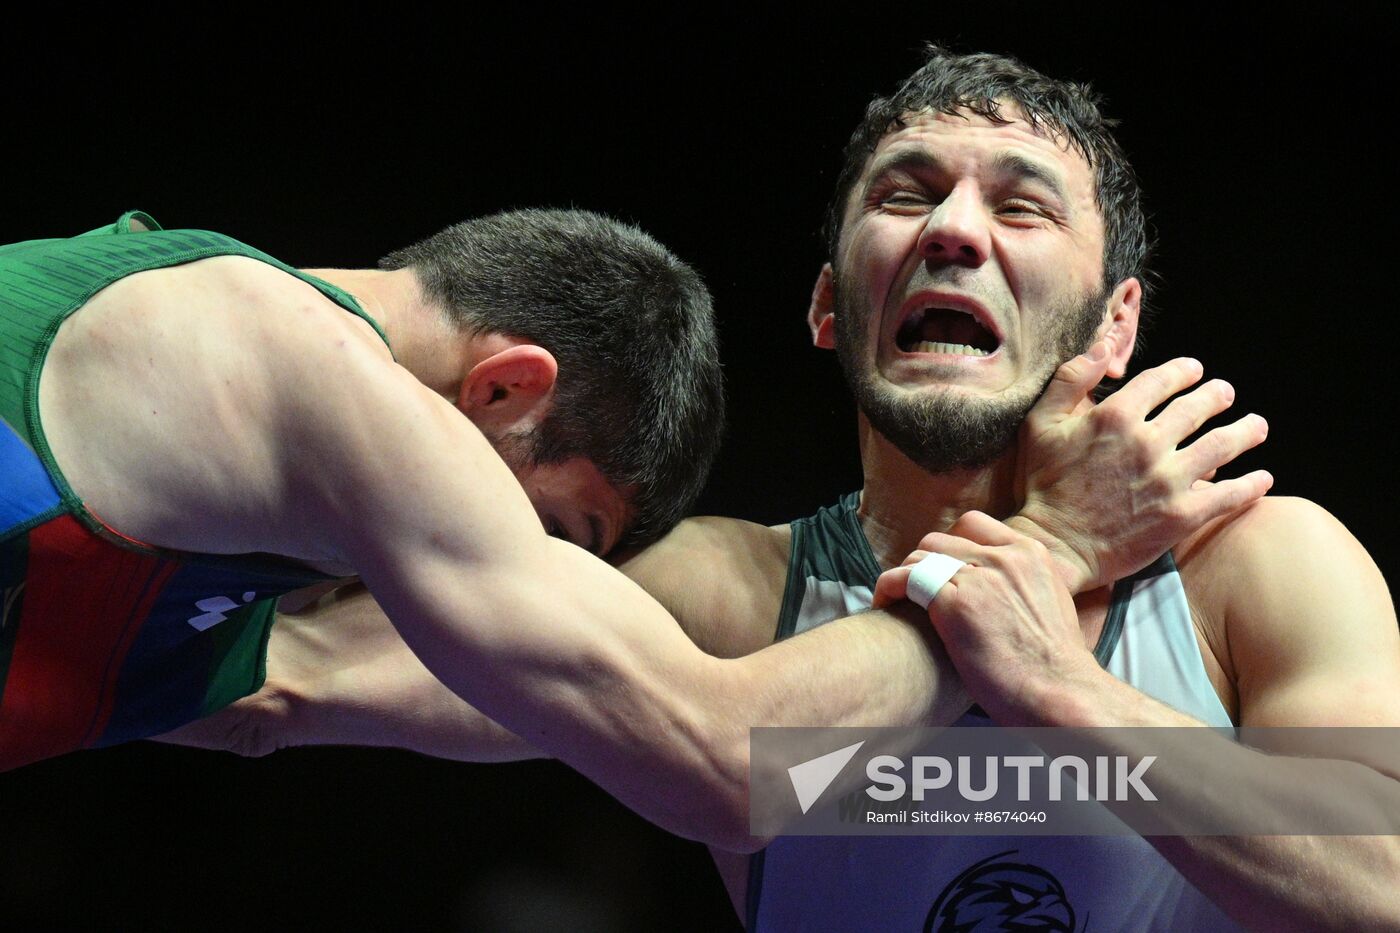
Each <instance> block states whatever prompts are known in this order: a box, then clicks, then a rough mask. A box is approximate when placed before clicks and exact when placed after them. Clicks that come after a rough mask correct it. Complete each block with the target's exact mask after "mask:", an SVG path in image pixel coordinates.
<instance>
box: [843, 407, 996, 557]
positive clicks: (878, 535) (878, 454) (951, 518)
mask: <svg viewBox="0 0 1400 933" xmlns="http://www.w3.org/2000/svg"><path fill="white" fill-rule="evenodd" d="M860 460H861V467H862V469H863V471H864V475H865V489H864V490H862V492H861V496H860V513H859V514H860V523H861V528H862V529H863V530H864V531H865V537H866V538H867V539H868V540H869V541H870V547H871V550H873V551H874V553H875V559H876V560H877V561H879V562H880V565H881V566H882V567H895V566H898V565H899V564H900V563H901V562H902V561H903V560H904V558H906V557H908V556H909V553H910V552H911V551H913V550H914V549H915V548H916V547H917V546H918V544H919V539H920V538H922V537H923V536H924V535H926V534H929V533H930V532H934V531H947V530H948V528H949V527H951V526H952V524H953V523H954V522H955V521H957V520H958V518H959V517H960V516H961V515H962V514H963V513H964V512H968V511H971V510H973V509H977V510H979V511H982V512H986V513H987V514H988V515H991V516H992V517H993V518H1006V517H1008V516H1009V515H1011V514H1012V513H1013V512H1014V511H1015V508H1016V502H1015V463H1016V450H1015V447H1014V446H1013V447H1012V449H1010V450H1008V451H1007V452H1006V453H1004V454H1003V455H1002V456H1001V457H999V458H997V459H996V460H994V461H993V462H992V463H990V464H988V465H987V466H985V467H979V468H977V469H971V470H957V471H954V472H951V473H929V472H928V471H927V470H925V469H923V468H922V467H920V466H919V465H918V464H916V463H914V461H912V460H910V459H909V458H908V457H906V456H905V455H904V454H902V453H900V451H899V450H898V449H897V448H896V447H895V446H894V445H893V444H891V443H890V442H889V441H888V440H886V439H885V437H884V435H882V434H880V433H879V432H878V431H876V430H875V429H874V428H872V427H871V426H870V423H869V422H868V421H866V420H865V416H864V415H861V416H860Z"/></svg>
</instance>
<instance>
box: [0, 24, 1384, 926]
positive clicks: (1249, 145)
mask: <svg viewBox="0 0 1400 933" xmlns="http://www.w3.org/2000/svg"><path fill="white" fill-rule="evenodd" d="M1211 9H1212V10H1213V11H1212V12H1202V11H1196V12H1194V13H1190V14H1181V13H1178V14H1173V15H1170V16H1169V15H1165V14H1163V15H1160V16H1155V17H1143V16H1142V15H1140V14H1134V15H1133V16H1132V17H1131V18H1130V19H1125V18H1124V14H1123V13H1122V12H1121V11H1119V12H1110V11H1109V10H1108V9H1107V8H1100V9H1090V8H1078V7H1070V8H1063V9H1059V10H1057V11H1054V12H1047V11H1045V10H1044V9H1043V8H1042V7H1041V6H1026V7H1020V6H1015V5H1001V6H998V7H996V8H995V9H992V8H983V9H982V10H981V11H978V12H974V13H969V14H952V13H950V12H948V9H947V8H937V9H935V8H934V7H933V5H925V6H923V7H907V8H897V7H890V6H881V7H879V8H878V9H876V8H874V7H867V6H864V5H862V6H859V7H852V8H851V9H848V10H846V11H844V12H842V13H841V14H839V15H830V16H827V15H823V16H821V17H819V16H818V14H816V13H803V14H798V15H799V16H800V21H794V22H791V23H789V24H786V25H782V26H779V25H774V24H773V22H772V17H771V14H769V13H768V12H766V11H764V10H761V9H759V8H758V7H757V6H756V5H754V6H751V7H749V8H747V9H746V10H744V11H742V12H731V13H730V14H728V16H727V17H726V18H723V19H721V18H713V19H708V20H705V21H701V18H699V17H697V16H687V15H682V14H674V15H673V17H672V19H671V20H670V21H668V22H659V21H656V20H655V19H648V20H647V21H646V22H645V23H642V22H639V21H638V20H635V19H631V18H626V17H623V16H621V15H617V16H613V15H611V14H593V15H588V16H584V15H575V16H572V17H569V18H568V19H567V20H564V21H560V20H555V19H552V18H551V17H549V16H546V15H545V13H544V12H543V11H536V10H522V12H521V15H520V17H519V19H518V21H517V22H515V23H513V24H511V25H510V26H508V27H507V26H502V25H500V24H499V23H497V22H494V21H493V22H492V23H491V24H489V25H488V24H487V23H486V22H485V21H483V20H480V19H474V18H473V14H472V13H471V12H470V11H468V10H458V11H455V12H454V13H453V14H452V15H451V16H450V17H447V16H444V17H443V18H440V19H430V18H420V19H417V20H414V21H411V22H410V21H404V20H402V19H399V18H396V17H397V16H398V11H394V10H379V11H378V15H379V17H380V19H381V22H380V23H379V24H377V25H364V24H356V25H355V26H354V27H353V28H352V27H348V26H345V25H337V24H334V23H329V22H322V23H315V24H312V23H294V22H291V21H289V20H286V19H271V18H267V19H257V20H255V19H253V18H252V16H251V14H247V13H242V12H236V11H234V10H223V11H221V12H218V13H210V12H205V13H203V14H201V18H199V19H195V18H193V16H194V14H193V12H191V13H190V14H189V15H190V16H191V17H192V18H191V19H190V20H188V21H180V20H174V21H166V22H164V23H161V24H158V25H157V24H153V23H136V22H127V23H123V24H119V25H115V24H103V26H102V28H101V31H100V34H99V33H93V32H92V30H93V29H94V26H93V24H91V23H87V22H85V21H83V20H81V19H80V18H78V17H77V16H76V14H72V15H69V16H68V18H66V19H65V18H62V17H60V18H56V19H54V20H53V21H51V22H50V23H48V24H46V25H45V26H43V27H40V28H35V29H32V30H28V31H23V32H20V31H16V32H14V33H12V36H11V38H12V44H13V45H14V46H15V48H14V50H13V51H12V52H11V54H10V57H9V59H8V60H7V61H6V62H5V63H4V64H3V65H0V68H3V69H4V75H5V83H4V89H3V95H4V129H3V131H2V132H3V134H4V136H3V138H4V140H5V142H4V151H3V154H0V164H3V165H4V174H3V185H0V224H3V227H2V229H3V236H4V239H5V240H6V241H10V240H19V239H29V238H35V237H43V236H65V235H71V234H75V233H78V232H81V231H83V230H87V229H91V228H92V227H95V226H98V225H99V224H101V223H104V222H109V221H111V220H112V219H114V218H115V217H116V215H117V214H118V213H120V212H121V211H122V210H125V209H128V208H132V207H139V208H141V209H143V210H146V211H149V212H150V213H152V214H153V215H154V216H155V217H156V218H157V219H158V220H159V221H160V222H161V223H162V224H164V225H165V226H167V227H202V228H207V229H213V230H218V231H220V232H223V233H228V234H231V235H233V236H235V237H237V238H239V239H242V240H244V241H246V242H248V243H251V244H253V245H255V246H257V247H259V248H261V249H263V250H265V251H267V252H270V253H271V254H273V255H275V256H277V257H279V258H281V259H283V260H285V261H287V262H290V263H293V264H296V265H302V266H317V265H323V266H324V265H339V266H370V265H373V264H374V262H375V260H376V259H377V258H378V256H380V255H381V254H382V253H383V252H385V251H387V250H389V249H392V248H394V247H397V246H400V245H403V244H404V243H407V242H409V241H411V240H413V239H416V238H418V237H421V236H424V235H427V234H429V233H432V232H434V231H435V230H437V229H438V228H440V227H442V226H445V225H447V224H449V223H451V222H454V221H457V220H460V219H462V218H465V217H467V216H471V215H476V214H480V213H484V212H489V211H493V210H498V209H503V208H510V207H519V206H530V205H544V204H547V205H556V206H568V205H573V206H578V207H586V208H590V209H594V210H600V211H604V212H607V213H611V214H614V215H618V216H621V217H624V218H627V219H630V220H633V221H636V222H637V223H639V224H641V225H642V226H643V227H645V228H646V229H647V230H649V231H650V232H652V233H653V234H654V235H656V236H657V237H658V238H659V239H661V240H662V241H663V242H665V243H667V244H668V245H670V246H671V247H672V248H673V249H674V250H675V251H676V252H677V253H678V254H679V255H680V256H682V257H683V258H685V259H686V260H688V261H690V262H691V263H693V264H694V265H696V266H697V267H698V268H699V269H700V270H701V272H702V274H703V275H704V276H705V278H706V280H707V282H708V283H709V285H710V287H711V289H712V291H713V292H714V295H715V299H716V307H717V310H718V314H719V317H720V325H721V336H722V340H723V342H724V359H725V362H726V368H727V373H728V383H729V393H730V419H731V426H730V429H729V433H728V438H727V442H726V446H725V451H724V454H723V455H722V458H721V462H720V464H719V466H718V468H717V470H716V473H715V477H714V481H713V483H712V485H711V488H710V490H709V492H707V494H706V495H705V497H704V499H703V501H702V503H701V509H702V511H706V512H715V513H719V514H726V515H736V516H740V517H745V518H750V519H754V520H757V521H763V522H775V521H781V520H784V519H787V518H791V517H794V516H796V515H799V514H805V513H807V512H809V511H811V510H812V509H813V508H814V507H816V506H818V505H822V504H825V503H826V502H828V501H829V500H831V499H832V498H833V497H834V496H835V495H836V494H838V493H840V492H842V491H845V490H847V489H850V488H854V487H855V486H857V485H858V484H859V463H858V460H857V456H856V445H855V438H854V432H853V430H852V427H853V407H852V405H851V403H850V401H849V398H848V397H847V395H846V392H845V390H844V388H843V387H842V385H841V383H840V381H839V378H838V377H837V374H836V370H835V364H834V360H833V359H832V358H831V357H830V356H829V355H827V354H823V353H820V352H818V351H816V350H814V349H812V348H811V347H810V344H809V342H808V339H807V335H806V330H805V325H804V323H803V315H804V313H805V310H806V304H807V297H808V295H809V293H810V288H811V283H812V280H813V277H814V276H815V274H816V272H817V270H818V268H819V266H820V263H821V261H822V258H823V256H822V250H821V246H820V242H819V239H818V236H817V228H818V226H819V223H820V216H821V210H822V207H823V205H824V204H825V200H826V197H827V194H828V191H829V188H830V185H831V182H832V179H833V176H834V173H835V171H836V169H837V167H838V164H839V162H838V154H839V150H840V147H841V145H842V143H843V142H844V140H845V138H846V136H847V134H848V133H849V131H850V130H851V128H852V127H853V126H854V124H855V122H856V120H857V119H858V117H859V114H860V112H861V109H862V107H863V105H864V103H865V101H866V100H867V99H868V98H869V97H870V96H871V95H872V94H873V93H875V92H885V91H888V90H889V89H890V88H891V87H892V86H893V84H894V83H895V82H896V81H897V80H898V79H899V78H900V77H901V76H903V75H904V74H906V73H907V72H908V71H909V70H911V69H912V68H913V67H914V66H915V64H917V61H918V53H917V49H918V47H919V44H920V42H921V41H922V40H923V39H926V38H938V39H940V40H941V41H943V42H946V43H949V44H952V45H953V46H954V47H955V48H959V49H961V50H979V49H986V50H991V51H1006V52H1012V53H1014V54H1017V55H1019V56H1021V57H1022V58H1024V59H1025V60H1027V61H1028V62H1029V63H1031V64H1033V65H1035V66H1036V67H1038V68H1040V69H1042V70H1044V71H1045V72H1047V73H1049V74H1052V75H1055V76H1057V77H1067V78H1074V79H1078V80H1087V81H1091V82H1092V83H1093V84H1094V85H1095V86H1096V87H1097V88H1098V89H1099V90H1100V91H1101V92H1103V93H1104V94H1105V95H1106V96H1107V98H1108V102H1109V103H1108V110H1109V112H1110V113H1111V114H1113V115H1116V116H1118V117H1119V118H1121V119H1122V121H1123V125H1122V128H1121V139H1122V141H1123V142H1124V144H1125V146H1126V148H1127V150H1128V152H1129V154H1130V156H1131V157H1132V158H1133V161H1134V163H1135V165H1136V167H1137V169H1138V172H1139V174H1140V176H1141V179H1142V183H1143V188H1144V190H1145V192H1146V195H1147V207H1148V210H1149V212H1150V214H1151V216H1152V218H1153V222H1154V224H1155V227H1156V229H1157V232H1158V235H1159V239H1160V243H1161V248H1160V251H1159V253H1158V256H1157V262H1156V266H1157V268H1158V270H1159V271H1160V273H1161V275H1162V287H1161V288H1160V289H1159V291H1158V292H1157V297H1156V303H1157V305H1158V307H1159V308H1160V317H1159V320H1158V322H1157V324H1156V325H1155V327H1154V328H1153V330H1152V331H1151V332H1150V333H1148V334H1147V337H1146V346H1145V348H1144V352H1143V355H1142V356H1141V358H1140V365H1141V364H1150V363H1155V362H1160V361H1162V360H1165V359H1167V358H1169V357H1171V356H1174V355H1178V354H1188V353H1189V354H1191V355H1195V356H1197V357H1199V358H1200V359H1201V360H1203V362H1204V363H1205V365H1206V369H1207V373H1208V374H1210V375H1216V376H1222V377H1225V378H1228V379H1230V380H1231V381H1232V382H1233V383H1234V384H1235V386H1236V388H1237V390H1238V401H1237V404H1236V409H1237V410H1238V412H1239V413H1243V412H1245V411H1257V412H1259V413H1261V414H1263V415H1265V416H1266V417H1267V418H1268V419H1269V422H1270V425H1271V434H1270V439H1269V441H1268V443H1267V445H1266V446H1265V447H1264V448H1263V449H1262V450H1261V451H1260V452H1258V453H1256V454H1251V455H1249V456H1248V457H1246V458H1244V460H1243V461H1242V462H1241V464H1240V466H1239V468H1238V470H1236V471H1235V472H1238V471H1241V470H1244V469H1253V468H1256V467H1260V466H1263V467H1267V468H1269V469H1270V470H1272V471H1273V472H1274V475H1275V476H1276V478H1277V484H1276V486H1275V492H1277V493H1281V494H1286V495H1303V496H1308V497H1309V498H1312V499H1315V500H1317V501H1319V502H1321V503H1322V504H1323V505H1324V506H1325V507H1327V508H1328V509H1330V510H1331V511H1332V512H1333V513H1334V514H1336V515H1337V516H1338V517H1340V518H1341V519H1342V520H1343V521H1344V522H1345V523H1346V524H1347V525H1348V526H1349V527H1350V528H1351V529H1352V530H1353V532H1354V533H1355V534H1356V535H1357V537H1359V538H1360V539H1361V541H1362V542H1363V543H1364V544H1365V545H1366V546H1367V547H1368V548H1369V549H1370V550H1371V553H1372V554H1373V555H1374V556H1375V558H1376V560H1377V562H1378V563H1379V564H1380V565H1381V568H1382V570H1384V571H1385V572H1386V574H1387V576H1388V577H1391V578H1393V577H1394V574H1395V572H1396V570H1397V569H1400V568H1397V553H1396V548H1395V544H1394V539H1393V536H1392V535H1391V534H1390V533H1389V525H1390V523H1391V521H1392V513H1393V497H1392V492H1391V479H1390V474H1391V463H1390V456H1389V453H1390V450H1391V448H1392V446H1393V444H1392V442H1391V434H1390V432H1391V430H1392V426H1393V424H1394V420H1395V418H1394V416H1395V408H1396V405H1395V401H1396V393H1395V391H1394V389H1393V383H1392V378H1393V372H1394V369H1395V364H1394V362H1393V360H1392V358H1391V357H1392V354H1393V344H1392V338H1393V336H1394V334H1395V331H1396V328H1395V327H1394V325H1393V323H1392V321H1393V319H1394V316H1395V314H1396V307H1395V302H1394V298H1393V294H1392V287H1391V285H1392V281H1393V271H1392V270H1393V266H1394V264H1395V261H1396V260H1395V257H1394V255H1393V249H1394V245H1395V238H1394V235H1393V232H1392V231H1393V225H1394V223H1395V220H1396V217H1397V205H1400V196H1397V192H1396V186H1395V170H1394V168H1393V166H1392V165H1391V159H1390V158H1388V156H1389V154H1390V153H1391V152H1392V151H1393V147H1392V145H1391V144H1389V143H1388V142H1384V141H1383V140H1385V139H1387V138H1388V137H1389V136H1390V135H1392V134H1393V130H1394V124H1395V114H1394V108H1393V106H1392V94H1393V90H1394V89H1393V86H1392V82H1391V81H1390V74H1389V71H1388V69H1387V67H1386V64H1385V63H1386V61H1387V60H1388V59H1390V58H1391V57H1392V53H1393V50H1392V49H1391V48H1390V47H1389V46H1388V44H1386V43H1384V38H1383V37H1384V36H1385V35H1386V34H1387V33H1388V32H1389V31H1390V30H1391V28H1392V24H1391V22H1390V20H1389V18H1386V19H1382V17H1381V16H1380V15H1379V14H1375V15H1372V14H1369V13H1364V12H1358V11H1356V10H1347V11H1344V12H1338V11H1336V10H1329V11H1328V18H1327V19H1326V20H1325V21H1324V20H1322V19H1320V18H1317V17H1304V16H1302V15H1301V14H1299V15H1296V16H1294V15H1288V14H1281V13H1270V14H1269V15H1268V16H1267V17H1263V18H1256V19H1253V20H1249V21H1244V20H1240V19H1238V18H1237V16H1236V15H1235V14H1228V13H1227V12H1225V10H1224V5H1217V7H1215V8H1211ZM211 17H212V18H211ZM75 34H91V38H87V39H81V40H78V39H75V38H74V36H75ZM1383 45H1384V47H1383ZM1383 160H1384V163H1383ZM1302 558H1305V555H1300V559H1302ZM323 922H325V923H332V922H333V923H340V924H346V925H348V926H349V928H351V929H379V928H395V929H428V930H457V929H464V930H465V929H483V930H529V929H570V930H595V929H603V930H608V929H676V930H684V929H695V930H708V929H724V928H726V924H729V925H732V924H733V922H734V921H733V919H732V913H731V912H730V909H729V907H728V906H727V903H726V902H725V899H724V896H723V893H722V891H721V889H720V886H719V884H718V881H717V880H716V878H715V876H714V873H713V871H712V869H711V868H710V866H709V864H708V861H707V859H706V858H705V857H704V854H703V852H702V851H701V850H700V849H699V848H698V847H696V846H694V845H692V844H689V843H679V842H676V841H675V840H673V839H671V838H670V837H667V836H666V835H665V834H663V833H661V832H659V831H657V830H655V829H653V828H651V827H649V826H648V825H646V824H644V823H642V822H641V821H640V820H638V819H636V818H635V817H632V816H631V815H630V814H628V813H627V812H626V811H625V810H623V808H621V807H620V806H619V805H617V804H615V803H613V802H612V801H611V800H610V799H609V798H607V797H606V796H605V795H603V794H602V793H601V792H599V791H597V790H596V789H595V788H593V787H591V786H590V785H588V784H587V783H586V782H584V781H583V780H582V779H579V778H578V777H576V776H575V775H573V774H572V772H570V771H568V770H567V769H566V768H564V767H562V766H559V765H556V764H554V763H527V764H521V765H505V766H468V765H454V764H446V763H441V762H435V761H431V760H427V759H423V758H420V757H417V756H413V755H409V754H406V753H395V752H380V751H358V750H341V749H311V750H298V751H292V752H283V753H279V754H277V755H275V756H273V757H272V758H269V759H264V760H259V761H244V760H239V759H235V758H233V757H231V756H225V755H212V754H206V753H200V752H194V751H186V750H181V749H170V748H161V747H157V746H149V745H137V746H131V747H127V748H120V749H114V750H110V751H104V752H89V753H83V754H79V755H74V756H70V757H69V758H67V759H63V760H59V761H51V762H46V763H42V764H39V765H35V766H32V767H29V768H26V769H22V770H21V771H19V772H15V773H12V774H7V775H4V776H0V926H2V927H4V928H6V929H43V928H50V927H63V926H71V925H73V924H78V925H79V926H80V927H82V928H96V929H141V930H154V929H172V930H222V929H233V928H248V927H250V926H259V927H267V928H271V929H287V928H294V927H301V926H307V925H312V924H319V923H323Z"/></svg>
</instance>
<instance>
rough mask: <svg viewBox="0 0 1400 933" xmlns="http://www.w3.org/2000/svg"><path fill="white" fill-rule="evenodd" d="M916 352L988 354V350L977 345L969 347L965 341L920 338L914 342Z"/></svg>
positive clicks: (966, 354) (967, 354) (962, 354)
mask: <svg viewBox="0 0 1400 933" xmlns="http://www.w3.org/2000/svg"><path fill="white" fill-rule="evenodd" d="M914 352H915V353H952V354H956V355H959V356H986V355H987V351H986V350H979V349H977V348H976V347H969V346H968V345H967V344H965V343H934V342H933V341H930V340H920V341H919V342H918V343H916V344H914Z"/></svg>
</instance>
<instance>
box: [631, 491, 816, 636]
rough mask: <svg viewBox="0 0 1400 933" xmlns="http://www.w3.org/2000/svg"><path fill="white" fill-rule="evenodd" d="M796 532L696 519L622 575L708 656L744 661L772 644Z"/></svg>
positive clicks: (633, 561) (633, 557) (730, 520)
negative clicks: (653, 600) (742, 658)
mask: <svg viewBox="0 0 1400 933" xmlns="http://www.w3.org/2000/svg"><path fill="white" fill-rule="evenodd" d="M790 542H791V532H790V531H789V530H788V527H787V526H785V525H784V526H778V527H774V528H770V527H766V526H764V525H758V524H755V523H753V522H746V521H741V520H739V519H733V518H717V517H713V516H703V517H697V518H689V519H686V520H685V521H683V522H681V523H680V524H679V525H677V526H676V527H675V528H674V529H672V530H671V532H670V533H669V534H667V535H666V536H665V537H664V538H662V539H661V540H659V541H657V542H656V543H655V544H653V545H651V546H650V547H648V548H646V549H644V550H642V551H639V552H637V553H634V554H631V555H627V556H625V557H624V558H623V559H622V560H621V562H620V563H619V567H620V569H621V570H622V571H623V572H624V573H626V574H627V575H628V576H629V577H631V578H632V579H633V580H635V581H636V582H637V583H639V584H640V585H641V586H642V587H643V588H644V589H646V590H647V591H648V592H649V593H651V595H652V596H653V597H655V598H656V599H657V601H658V602H660V603H661V604H662V605H664V606H665V607H666V608H667V609H668V610H669V611H670V612H671V614H672V615H673V616H675V617H676V619H677V621H678V622H680V624H681V627H682V628H684V629H685V630H686V633H687V634H688V635H690V637H691V638H692V639H693V640H694V641H695V642H696V643H697V644H698V645H700V647H701V648H703V649H704V650H705V651H707V652H709V653H710V654H714V655H717V656H720V657H738V656H740V655H744V654H749V653H751V652H753V651H757V650H758V649H759V648H762V647H764V646H766V645H768V644H770V643H771V642H772V640H773V631H774V628H775V626H776V624H777V617H778V610H779V608H780V606H781V604H782V595H783V587H784V585H785V583H786V580H787V559H788V549H789V546H790Z"/></svg>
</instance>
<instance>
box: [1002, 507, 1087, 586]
mask: <svg viewBox="0 0 1400 933" xmlns="http://www.w3.org/2000/svg"><path fill="white" fill-rule="evenodd" d="M1005 524H1006V525H1007V527H1009V528H1011V529H1012V530H1014V531H1017V532H1019V533H1020V534H1023V535H1025V536H1026V537H1028V538H1032V539H1034V540H1036V541H1039V542H1040V543H1041V544H1043V545H1045V547H1046V549H1047V550H1049V551H1050V558H1051V561H1052V563H1053V564H1054V568H1055V576H1056V578H1057V579H1059V581H1060V582H1061V583H1063V584H1064V585H1065V586H1066V587H1067V588H1068V589H1069V591H1070V593H1072V594H1078V593H1082V592H1084V591H1085V590H1087V589H1090V588H1091V585H1092V583H1093V581H1094V579H1095V577H1096V575H1097V574H1096V567H1095V565H1094V563H1093V562H1091V560H1090V559H1088V558H1086V557H1085V556H1084V555H1082V554H1080V553H1079V552H1078V551H1076V550H1075V549H1074V548H1073V547H1071V546H1070V545H1069V544H1067V543H1066V540H1065V539H1066V538H1067V537H1068V534H1067V532H1066V531H1064V530H1062V529H1060V528H1059V527H1058V523H1056V522H1054V521H1053V520H1051V519H1050V518H1049V517H1048V516H1046V515H1044V514H1040V513H1039V512H1038V511H1037V510H1036V508H1035V507H1034V506H1033V505H1031V504H1030V503H1027V504H1026V505H1025V506H1023V507H1022V509H1021V511H1020V512H1017V513H1016V514H1015V515H1013V516H1011V517H1010V518H1008V519H1007V520H1006V522H1005Z"/></svg>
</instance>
